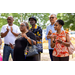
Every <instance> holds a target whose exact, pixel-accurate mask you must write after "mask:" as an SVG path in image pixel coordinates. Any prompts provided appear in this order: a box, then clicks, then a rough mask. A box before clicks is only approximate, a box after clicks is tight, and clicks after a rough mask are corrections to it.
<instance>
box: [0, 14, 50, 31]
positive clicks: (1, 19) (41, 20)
mask: <svg viewBox="0 0 75 75" xmlns="http://www.w3.org/2000/svg"><path fill="white" fill-rule="evenodd" d="M49 15H50V13H0V30H1V28H2V26H3V25H5V24H7V17H8V16H13V18H14V24H16V25H18V26H20V23H21V17H22V21H27V22H28V23H29V21H28V19H29V17H31V16H35V17H36V18H37V25H39V26H41V27H42V28H43V29H44V28H46V26H47V25H48V24H49V23H47V21H49Z"/></svg>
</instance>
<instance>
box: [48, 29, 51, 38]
mask: <svg viewBox="0 0 75 75" xmlns="http://www.w3.org/2000/svg"><path fill="white" fill-rule="evenodd" d="M51 34H52V30H49V32H48V34H47V39H51Z"/></svg>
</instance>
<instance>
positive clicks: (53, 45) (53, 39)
mask: <svg viewBox="0 0 75 75" xmlns="http://www.w3.org/2000/svg"><path fill="white" fill-rule="evenodd" d="M55 39H56V36H54V38H53V37H52V36H51V47H52V48H54V47H55V43H54V42H55ZM53 41H54V42H53Z"/></svg>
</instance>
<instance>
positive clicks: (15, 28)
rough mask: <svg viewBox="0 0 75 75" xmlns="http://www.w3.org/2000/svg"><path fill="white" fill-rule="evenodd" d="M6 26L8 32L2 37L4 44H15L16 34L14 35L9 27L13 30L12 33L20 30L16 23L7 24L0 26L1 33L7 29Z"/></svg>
mask: <svg viewBox="0 0 75 75" xmlns="http://www.w3.org/2000/svg"><path fill="white" fill-rule="evenodd" d="M7 26H8V28H9V32H8V33H7V35H6V36H5V37H4V44H9V43H11V44H15V40H16V36H14V35H13V34H12V33H11V31H10V27H12V28H13V32H14V33H20V30H19V27H18V26H17V25H14V24H13V25H12V26H9V25H8V24H6V25H4V26H2V29H1V33H5V32H6V31H7V29H6V28H7Z"/></svg>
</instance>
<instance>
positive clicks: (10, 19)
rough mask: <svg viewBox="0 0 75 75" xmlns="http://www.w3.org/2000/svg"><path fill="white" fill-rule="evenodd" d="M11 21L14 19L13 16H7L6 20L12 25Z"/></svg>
mask: <svg viewBox="0 0 75 75" xmlns="http://www.w3.org/2000/svg"><path fill="white" fill-rule="evenodd" d="M13 21H14V19H13V17H8V18H7V22H8V24H9V25H12V24H13Z"/></svg>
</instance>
